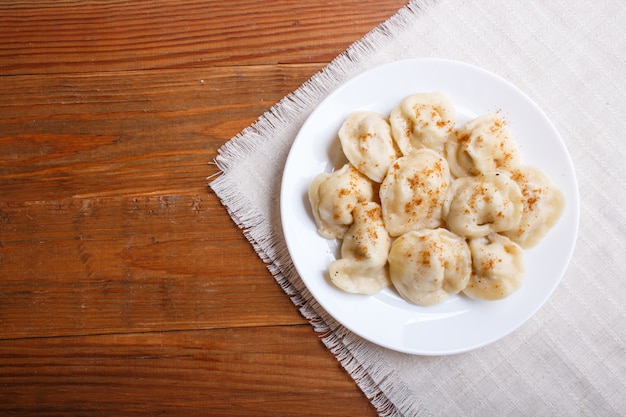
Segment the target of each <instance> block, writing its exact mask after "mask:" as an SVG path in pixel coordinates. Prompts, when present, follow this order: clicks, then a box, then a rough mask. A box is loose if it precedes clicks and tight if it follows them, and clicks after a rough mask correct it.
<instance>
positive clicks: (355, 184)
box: [309, 164, 374, 239]
mask: <svg viewBox="0 0 626 417" xmlns="http://www.w3.org/2000/svg"><path fill="white" fill-rule="evenodd" d="M373 197H374V188H373V186H372V183H371V181H370V180H369V179H367V177H365V176H364V175H363V174H361V173H360V172H359V171H357V170H356V169H355V168H354V167H353V166H352V165H350V164H345V165H344V166H343V167H341V169H339V170H337V171H334V172H331V173H325V172H324V173H321V174H319V175H318V176H317V177H315V179H314V180H313V181H312V182H311V185H310V186H309V201H310V203H311V208H312V210H313V217H314V219H315V224H316V226H317V231H318V232H319V234H320V235H322V236H323V237H325V238H326V239H340V238H342V237H343V235H344V234H345V232H346V231H347V230H348V228H349V227H350V225H351V224H352V221H353V218H352V211H353V210H354V208H355V207H356V205H357V203H359V202H362V201H371V200H372V199H373Z"/></svg>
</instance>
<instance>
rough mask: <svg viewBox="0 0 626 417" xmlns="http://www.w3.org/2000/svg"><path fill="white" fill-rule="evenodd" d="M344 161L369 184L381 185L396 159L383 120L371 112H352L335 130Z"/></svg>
mask: <svg viewBox="0 0 626 417" xmlns="http://www.w3.org/2000/svg"><path fill="white" fill-rule="evenodd" d="M338 135H339V140H340V142H341V148H342V149H343V152H344V154H345V155H346V157H347V158H348V161H350V163H351V164H352V165H354V167H355V168H356V169H358V170H359V171H360V172H361V173H362V174H364V175H366V176H367V177H368V178H370V179H371V180H372V181H375V182H378V183H380V182H382V180H383V178H384V177H385V175H386V174H387V169H388V168H389V165H391V163H392V162H393V161H394V160H395V159H396V158H397V157H398V156H399V155H398V151H397V150H396V145H395V143H394V141H393V138H392V137H391V127H390V126H389V121H388V120H387V118H386V117H385V116H384V115H382V114H379V113H374V112H366V111H361V112H355V113H352V114H351V115H350V116H348V118H347V119H346V120H345V121H344V122H343V124H342V125H341V128H340V129H339V133H338Z"/></svg>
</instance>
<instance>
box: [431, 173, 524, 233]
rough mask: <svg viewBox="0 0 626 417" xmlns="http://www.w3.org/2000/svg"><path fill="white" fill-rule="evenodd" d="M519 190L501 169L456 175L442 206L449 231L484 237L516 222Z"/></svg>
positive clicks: (508, 227)
mask: <svg viewBox="0 0 626 417" xmlns="http://www.w3.org/2000/svg"><path fill="white" fill-rule="evenodd" d="M522 209H523V204H522V192H521V190H520V188H519V186H518V185H517V183H516V182H515V181H513V180H512V179H511V178H509V177H508V176H507V175H506V173H504V172H490V173H487V174H484V175H480V176H476V177H463V178H457V179H456V180H454V182H452V185H451V186H450V192H449V194H448V197H447V198H446V202H445V204H444V207H443V214H444V216H445V220H446V226H447V228H448V230H450V231H451V232H453V233H456V234H458V235H460V236H464V237H480V236H486V235H488V234H489V233H492V232H503V231H505V230H509V229H513V228H515V227H517V226H518V225H519V222H520V219H521V218H522Z"/></svg>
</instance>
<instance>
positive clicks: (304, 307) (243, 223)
mask: <svg viewBox="0 0 626 417" xmlns="http://www.w3.org/2000/svg"><path fill="white" fill-rule="evenodd" d="M433 3H435V1H433V0H422V1H418V0H413V1H411V2H409V3H408V4H407V5H406V6H404V7H403V8H402V9H400V10H399V11H398V12H397V13H396V14H394V15H393V16H392V17H390V18H389V19H388V20H387V21H385V22H384V23H382V24H380V25H379V26H377V27H376V28H375V29H373V30H372V31H370V32H369V33H368V34H366V35H365V36H364V37H363V38H361V39H360V40H358V41H356V42H355V43H353V44H352V45H350V47H348V48H347V49H346V50H345V51H344V52H343V53H342V54H340V55H339V56H337V57H336V58H335V59H334V60H333V61H332V62H331V63H330V64H328V65H327V66H326V67H324V68H323V69H322V70H321V71H319V72H318V73H316V74H315V75H313V76H312V77H311V78H310V79H309V80H308V81H306V82H305V83H304V84H303V85H302V86H301V87H299V88H298V89H297V90H295V91H294V92H293V93H290V94H288V95H287V96H285V97H284V98H283V99H282V100H281V101H280V102H278V103H277V104H276V105H274V106H273V107H272V108H271V109H269V110H268V111H267V112H266V113H264V114H263V115H262V116H261V117H260V118H259V119H258V120H257V121H256V122H255V123H254V124H252V125H250V126H249V127H247V128H246V129H244V130H242V131H241V132H240V133H239V134H238V135H236V136H235V137H234V138H232V139H231V140H230V141H228V142H227V143H226V144H224V145H223V146H222V147H221V148H220V149H219V150H218V155H217V157H216V158H215V161H214V164H215V165H216V166H217V168H218V170H219V172H217V173H216V174H215V175H214V176H212V177H210V178H209V179H210V183H209V186H210V188H211V189H212V190H213V191H214V192H215V194H216V195H217V196H218V198H219V199H220V201H221V202H222V204H223V205H224V206H225V207H226V209H227V211H228V213H229V215H230V216H231V217H232V219H233V221H234V222H235V223H236V224H237V226H238V227H239V228H241V229H242V231H243V234H244V235H245V236H246V238H247V239H248V240H249V241H250V243H251V244H252V246H253V247H254V249H255V251H256V252H257V254H258V255H259V257H260V258H261V259H262V260H263V261H264V262H265V263H267V264H268V269H269V270H270V272H271V273H272V275H273V276H274V278H275V279H276V281H277V282H278V284H279V285H280V286H281V288H282V289H283V290H284V291H285V293H286V294H287V295H288V296H289V297H290V299H291V300H292V302H293V303H294V304H295V305H296V307H297V308H298V309H299V311H300V313H301V314H302V315H303V316H304V317H305V318H306V319H307V320H308V321H309V323H310V324H311V325H312V326H313V328H314V330H315V332H316V333H318V334H319V335H320V338H321V340H322V342H323V343H324V344H325V345H326V346H327V348H328V349H329V350H330V351H331V352H332V353H333V354H334V355H335V357H336V358H337V360H338V361H339V362H340V363H341V365H342V366H343V368H344V369H345V370H346V371H347V372H348V373H349V374H350V375H351V377H352V378H353V379H354V381H355V382H356V383H357V385H358V386H359V388H360V389H361V390H362V391H363V393H364V394H365V395H366V397H367V398H368V399H369V400H370V402H371V403H372V405H373V406H374V407H375V408H376V410H377V411H378V413H379V415H381V416H384V417H396V416H402V415H405V413H406V414H408V415H419V414H421V412H420V410H419V408H420V407H419V404H415V403H411V402H409V404H407V403H406V402H405V403H404V404H402V405H401V406H400V408H401V409H400V408H398V407H397V405H395V404H393V403H392V402H391V401H390V400H389V398H388V397H387V395H386V394H385V392H389V391H391V390H394V391H395V392H396V393H397V392H400V393H404V395H401V397H408V396H409V390H408V388H406V387H401V386H398V383H397V381H392V380H390V378H389V375H390V374H391V372H392V370H391V369H384V368H383V366H382V365H380V367H379V368H378V369H367V368H366V367H365V366H364V365H363V364H362V363H360V362H359V361H358V360H357V359H356V358H355V357H354V356H353V355H352V353H351V352H350V350H349V349H348V348H347V347H346V346H347V345H350V347H351V348H352V349H359V348H360V347H362V346H363V344H364V343H366V342H365V341H364V340H362V339H361V338H359V337H358V336H355V335H353V334H352V333H351V332H349V331H348V330H347V329H345V328H343V327H342V326H340V325H339V324H338V323H337V322H336V321H335V320H334V319H333V318H332V317H331V316H330V315H328V313H326V312H325V311H324V310H323V309H322V308H321V306H320V305H319V304H318V303H317V301H316V300H315V299H314V298H313V297H312V296H311V294H310V293H309V292H308V290H307V289H306V287H305V285H304V283H303V282H302V280H301V279H300V277H299V275H298V273H297V271H296V269H295V267H294V265H293V263H292V261H291V257H290V255H289V252H288V250H287V245H286V243H285V241H284V237H283V235H282V229H281V228H280V226H279V227H276V225H273V226H272V224H271V219H266V218H265V216H264V215H263V214H262V213H260V212H258V211H257V210H255V209H254V208H253V205H252V204H250V203H249V201H248V200H247V198H246V197H245V196H244V195H242V194H241V193H239V192H238V190H237V187H236V184H234V183H233V182H232V180H231V179H230V178H229V177H228V175H227V174H228V172H229V171H230V169H231V167H233V166H235V165H236V164H237V163H238V162H240V161H242V160H244V159H246V157H247V156H248V155H250V154H251V153H253V152H255V150H257V149H258V148H259V147H261V146H262V145H263V142H264V140H265V138H266V137H271V136H272V135H274V133H275V132H276V131H278V130H280V129H282V128H286V127H288V125H289V124H290V123H293V122H294V120H297V118H298V117H299V116H300V115H302V114H303V112H307V114H308V113H309V112H310V111H311V110H312V107H311V106H312V105H313V104H315V103H317V102H319V101H321V99H323V98H324V97H325V96H327V95H328V94H329V93H330V92H331V91H332V90H333V89H334V88H335V87H337V86H338V85H339V84H341V83H342V82H344V81H345V80H346V79H347V78H349V77H350V76H351V75H354V71H355V70H356V68H357V67H358V66H359V64H360V63H362V62H364V60H367V59H368V58H370V57H371V56H372V55H373V54H375V53H376V51H377V50H378V49H379V48H381V47H383V46H384V45H388V44H389V43H390V42H392V41H393V39H394V37H395V36H396V35H397V34H398V33H401V32H402V31H404V30H405V29H406V28H407V27H408V25H410V24H412V23H414V22H415V18H416V17H417V16H419V15H420V14H422V13H424V12H425V11H426V9H427V8H428V7H429V6H430V5H431V4H433ZM293 139H295V137H294V138H291V140H290V141H289V143H285V144H284V145H285V146H289V147H290V146H291V143H292V141H293ZM279 174H281V175H280V176H282V171H281V172H280V173H279ZM372 361H373V362H374V361H376V358H372ZM376 362H378V361H376ZM378 363H379V364H380V362H378ZM376 381H378V382H376Z"/></svg>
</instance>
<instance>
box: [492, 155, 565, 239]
mask: <svg viewBox="0 0 626 417" xmlns="http://www.w3.org/2000/svg"><path fill="white" fill-rule="evenodd" d="M511 178H512V179H513V180H514V181H515V182H516V183H517V184H518V185H519V187H520V189H521V191H522V201H523V204H524V206H523V210H522V217H521V219H520V222H519V225H518V226H517V227H515V228H513V229H511V230H507V231H505V232H503V233H502V234H503V235H505V236H507V237H509V238H510V239H511V240H513V241H514V242H515V243H517V244H519V245H520V246H521V247H522V248H524V249H528V248H531V247H533V246H535V245H536V244H537V243H539V241H540V240H541V239H542V238H543V237H544V236H545V235H546V234H547V233H548V231H549V230H550V229H551V228H552V226H554V225H555V224H556V222H557V220H558V219H559V217H560V216H561V213H562V212H563V207H564V205H565V197H564V196H563V193H562V192H561V190H559V189H558V188H556V186H555V185H554V184H553V183H552V181H550V178H548V176H547V175H546V174H545V173H544V172H543V171H541V170H539V169H537V168H534V167H530V166H526V165H525V166H520V167H519V168H516V169H514V170H512V171H511Z"/></svg>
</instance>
